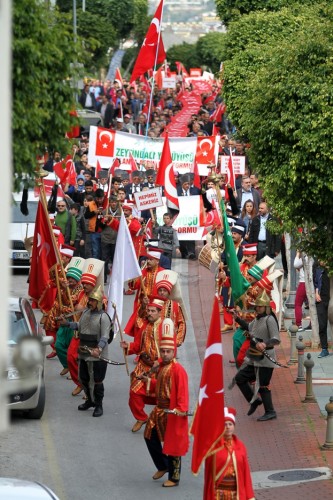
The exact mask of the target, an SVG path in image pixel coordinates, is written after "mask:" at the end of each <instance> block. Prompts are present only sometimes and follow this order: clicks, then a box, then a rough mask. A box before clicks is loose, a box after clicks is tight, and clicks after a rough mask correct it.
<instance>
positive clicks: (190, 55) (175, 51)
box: [167, 42, 200, 71]
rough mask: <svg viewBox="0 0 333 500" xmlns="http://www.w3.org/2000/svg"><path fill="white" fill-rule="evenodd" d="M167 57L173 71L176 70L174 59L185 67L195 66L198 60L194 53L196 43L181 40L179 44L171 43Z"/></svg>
mask: <svg viewBox="0 0 333 500" xmlns="http://www.w3.org/2000/svg"><path fill="white" fill-rule="evenodd" d="M167 59H168V62H169V64H170V65H171V69H172V70H173V71H175V70H176V64H175V63H176V61H180V62H182V63H183V64H184V66H185V68H187V70H189V68H190V67H191V68H197V67H198V66H200V60H199V57H198V55H197V53H196V45H195V44H191V43H187V42H183V43H182V44H181V45H172V47H170V48H169V50H168V51H167Z"/></svg>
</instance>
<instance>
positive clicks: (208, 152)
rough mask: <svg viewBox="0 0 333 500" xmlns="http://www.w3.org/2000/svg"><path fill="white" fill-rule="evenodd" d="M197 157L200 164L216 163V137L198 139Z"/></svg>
mask: <svg viewBox="0 0 333 500" xmlns="http://www.w3.org/2000/svg"><path fill="white" fill-rule="evenodd" d="M195 156H196V160H197V162H198V163H199V164H202V163H203V164H205V165H209V163H215V137H207V136H206V137H197V151H196V154H195Z"/></svg>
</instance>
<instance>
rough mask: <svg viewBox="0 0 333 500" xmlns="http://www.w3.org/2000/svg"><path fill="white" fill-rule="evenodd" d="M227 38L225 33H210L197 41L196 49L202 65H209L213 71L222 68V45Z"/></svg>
mask: <svg viewBox="0 0 333 500" xmlns="http://www.w3.org/2000/svg"><path fill="white" fill-rule="evenodd" d="M224 39H225V33H214V32H213V33H208V34H207V35H205V36H203V37H201V38H199V40H198V41H197V43H196V51H197V54H198V57H199V58H200V61H201V65H204V66H207V67H209V68H210V69H211V70H212V72H213V73H217V72H218V71H219V70H220V64H221V62H222V58H223V53H222V50H221V47H223V42H224Z"/></svg>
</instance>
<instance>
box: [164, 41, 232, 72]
mask: <svg viewBox="0 0 333 500" xmlns="http://www.w3.org/2000/svg"><path fill="white" fill-rule="evenodd" d="M224 38H225V34H224V33H208V35H205V36H203V37H201V38H199V40H198V41H197V42H196V43H194V44H189V43H186V42H183V43H182V44H181V45H173V46H172V47H170V49H169V50H168V52H167V59H168V62H169V63H170V64H171V69H172V70H173V71H175V70H176V65H175V61H181V62H182V63H183V64H184V66H185V67H186V68H187V69H188V70H189V68H197V67H203V66H205V67H207V68H210V69H211V70H212V72H213V73H217V72H218V71H219V69H220V64H221V61H222V59H223V50H222V49H223V42H224Z"/></svg>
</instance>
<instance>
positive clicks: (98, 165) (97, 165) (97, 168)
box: [95, 160, 102, 177]
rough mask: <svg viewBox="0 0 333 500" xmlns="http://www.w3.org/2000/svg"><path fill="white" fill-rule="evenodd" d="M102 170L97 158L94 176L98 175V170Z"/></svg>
mask: <svg viewBox="0 0 333 500" xmlns="http://www.w3.org/2000/svg"><path fill="white" fill-rule="evenodd" d="M101 170H102V167H101V164H100V162H99V161H98V160H97V162H96V170H95V177H97V176H98V172H100V171H101Z"/></svg>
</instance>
